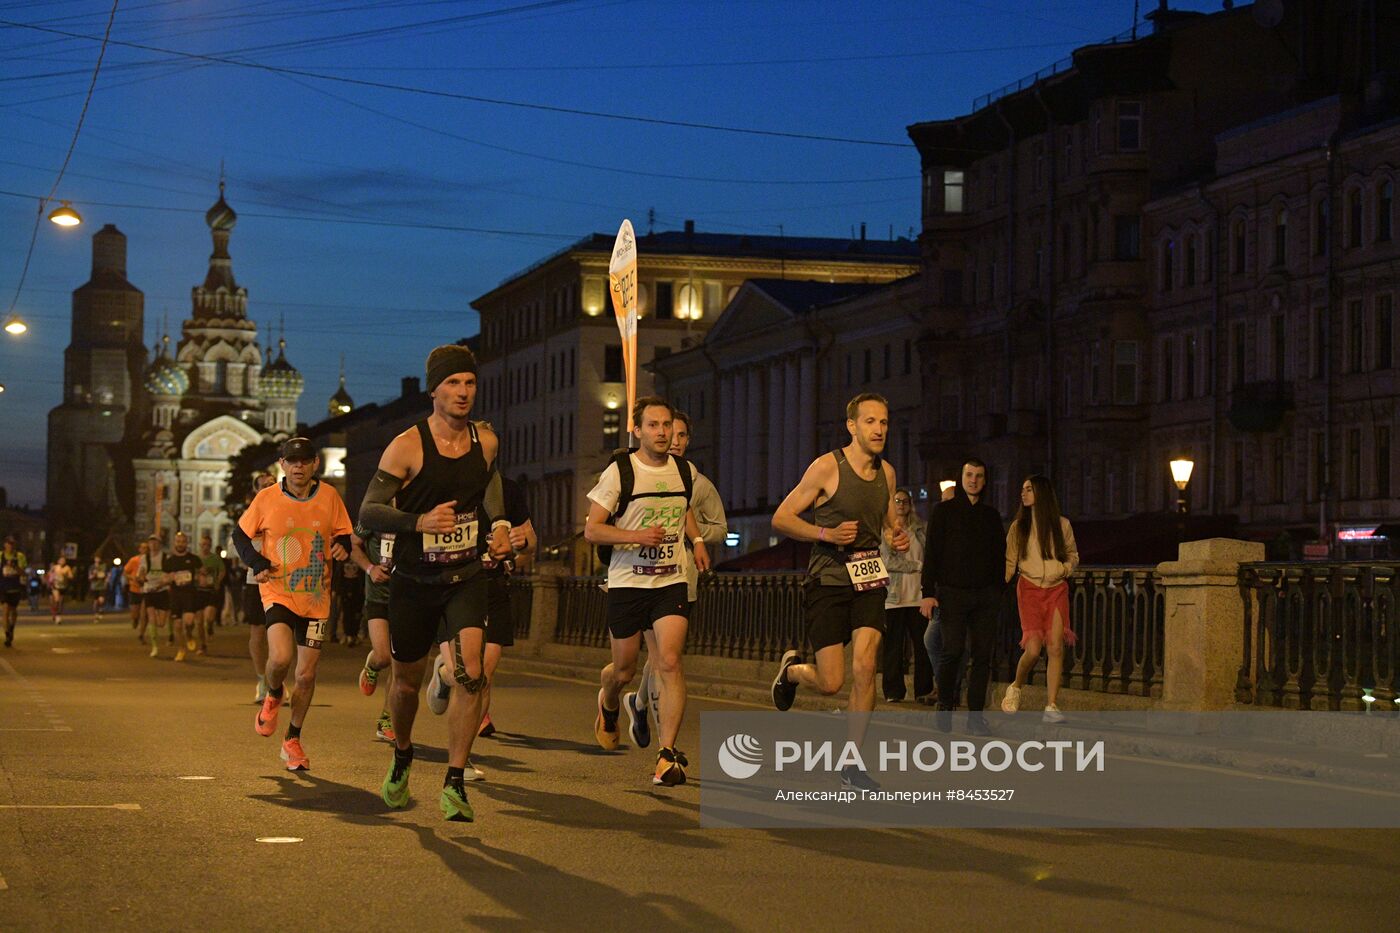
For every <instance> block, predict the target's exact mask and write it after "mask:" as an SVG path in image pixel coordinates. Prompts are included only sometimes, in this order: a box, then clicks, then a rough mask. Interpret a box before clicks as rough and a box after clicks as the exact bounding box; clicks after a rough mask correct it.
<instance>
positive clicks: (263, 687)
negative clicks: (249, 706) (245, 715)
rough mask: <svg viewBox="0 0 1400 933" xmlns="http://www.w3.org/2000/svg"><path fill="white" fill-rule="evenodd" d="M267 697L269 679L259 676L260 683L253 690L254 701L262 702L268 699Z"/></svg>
mask: <svg viewBox="0 0 1400 933" xmlns="http://www.w3.org/2000/svg"><path fill="white" fill-rule="evenodd" d="M266 698H267V681H266V680H264V679H263V678H261V677H259V678H258V685H257V687H256V688H254V690H253V702H254V703H261V702H262V701H263V700H264V699H266Z"/></svg>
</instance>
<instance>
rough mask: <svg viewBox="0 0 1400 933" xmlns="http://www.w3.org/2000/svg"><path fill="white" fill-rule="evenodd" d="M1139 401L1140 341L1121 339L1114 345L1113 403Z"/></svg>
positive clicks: (1135, 402)
mask: <svg viewBox="0 0 1400 933" xmlns="http://www.w3.org/2000/svg"><path fill="white" fill-rule="evenodd" d="M1137 403H1138V342H1137V341H1136V340H1120V341H1118V342H1117V343H1115V344H1114V345H1113V404H1115V405H1136V404H1137Z"/></svg>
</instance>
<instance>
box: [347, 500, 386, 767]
mask: <svg viewBox="0 0 1400 933" xmlns="http://www.w3.org/2000/svg"><path fill="white" fill-rule="evenodd" d="M350 541H351V545H352V546H351V548H350V559H351V560H353V561H354V562H355V563H356V564H357V565H358V566H359V568H360V569H361V570H363V571H364V572H365V611H364V617H365V619H366V621H365V627H366V628H367V629H368V630H369V646H370V647H369V654H367V655H365V665H364V667H362V668H360V677H359V683H360V692H361V693H363V694H364V695H365V696H374V691H375V690H376V689H377V688H378V687H379V678H380V675H381V674H383V673H384V671H385V670H386V669H388V670H389V676H388V678H387V683H385V685H384V704H383V706H381V707H380V710H379V719H378V720H377V721H376V722H375V724H374V734H375V736H376V737H378V738H380V739H383V740H384V741H386V742H392V741H394V724H393V722H392V721H390V719H389V696H390V693H391V692H392V690H393V683H394V671H393V669H392V668H391V667H390V662H391V661H392V660H393V659H392V657H391V655H390V653H389V575H390V574H391V573H393V570H394V536H393V534H383V535H380V534H375V533H374V532H372V531H370V530H368V529H367V528H365V527H363V526H361V527H359V528H356V529H355V534H354V536H353V537H352V538H351V539H350Z"/></svg>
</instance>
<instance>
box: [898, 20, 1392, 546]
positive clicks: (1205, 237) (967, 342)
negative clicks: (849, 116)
mask: <svg viewBox="0 0 1400 933" xmlns="http://www.w3.org/2000/svg"><path fill="white" fill-rule="evenodd" d="M1164 6H1165V5H1164ZM1358 16H1365V17H1367V25H1366V28H1365V29H1361V28H1359V26H1360V25H1361V24H1360V23H1359V21H1358V20H1357V19H1356V17H1358ZM1153 20H1154V28H1153V30H1152V32H1151V34H1146V35H1143V36H1142V37H1140V38H1135V39H1130V40H1126V41H1120V42H1112V43H1107V44H1102V45H1096V46H1089V47H1086V48H1082V49H1079V50H1078V51H1076V52H1075V54H1074V56H1073V59H1072V61H1071V62H1069V63H1067V67H1063V68H1060V67H1057V68H1056V69H1055V70H1054V72H1053V73H1052V74H1051V75H1050V76H1049V77H1044V78H1041V79H1039V80H1034V81H1028V82H1024V83H1022V84H1020V85H1018V86H1017V87H1016V88H1015V89H1012V90H1010V91H1009V92H1008V93H1006V94H1004V95H1002V96H997V95H991V96H990V97H989V98H988V99H986V101H985V103H983V102H982V101H979V103H980V104H982V106H980V107H979V108H978V109H976V110H975V111H974V112H972V113H970V114H967V115H965V116H962V117H958V118H955V119H951V120H941V121H936V122H930V123H921V124H917V125H914V126H911V127H910V128H909V134H910V137H911V138H912V139H913V140H914V142H915V143H916V145H917V146H918V147H919V150H920V155H921V161H922V165H923V172H924V203H923V217H924V225H923V234H922V237H921V244H922V247H923V270H924V276H923V278H924V286H925V292H924V300H923V306H924V312H925V316H926V320H927V324H928V326H927V329H926V331H925V336H924V341H923V346H924V348H925V350H926V352H925V354H924V359H925V371H924V394H925V397H926V398H927V399H928V406H927V407H926V409H925V422H924V428H923V433H922V445H921V447H922V450H923V452H924V456H925V460H926V461H927V463H928V464H929V466H930V469H936V470H946V469H948V468H949V467H950V466H952V465H954V464H955V461H957V460H958V459H960V458H961V457H963V456H966V455H967V454H968V452H974V451H975V452H978V453H979V454H980V455H981V456H982V457H983V459H985V460H987V461H988V462H989V463H991V464H993V466H994V469H993V486H992V497H993V501H994V502H995V504H996V505H997V506H998V508H1000V509H1001V510H1003V512H1006V511H1007V510H1008V509H1010V508H1012V507H1014V501H1015V493H1016V490H1017V489H1018V488H1019V483H1020V479H1021V478H1022V477H1023V476H1024V475H1025V474H1027V473H1030V472H1042V471H1043V472H1047V473H1049V474H1050V475H1051V476H1052V477H1054V478H1055V481H1056V484H1057V488H1058V490H1059V494H1060V497H1061V500H1062V505H1063V506H1064V507H1065V508H1066V509H1067V511H1068V512H1070V514H1073V515H1077V516H1081V517H1087V518H1114V517H1121V516H1127V515H1132V514H1136V513H1143V512H1149V511H1155V510H1164V509H1167V508H1170V507H1171V506H1172V505H1173V504H1174V503H1175V500H1176V492H1177V491H1176V488H1175V487H1174V486H1173V484H1172V482H1171V479H1170V476H1169V473H1168V468H1167V464H1168V461H1169V460H1170V459H1172V458H1173V457H1177V456H1189V457H1190V458H1191V459H1193V460H1194V462H1195V472H1194V475H1193V478H1192V482H1191V484H1190V487H1189V489H1188V496H1189V500H1190V505H1191V508H1192V509H1193V510H1194V511H1211V512H1214V513H1226V512H1235V513H1237V514H1238V515H1239V516H1240V518H1241V519H1242V520H1243V521H1244V522H1246V523H1247V525H1248V527H1250V528H1252V529H1253V530H1254V532H1256V533H1258V534H1261V535H1264V534H1267V533H1269V532H1271V531H1272V532H1274V533H1277V531H1279V530H1280V529H1291V530H1293V531H1294V532H1295V533H1296V534H1302V533H1303V529H1305V528H1307V527H1310V526H1311V527H1318V526H1322V525H1329V526H1332V525H1335V523H1336V522H1337V521H1347V522H1351V521H1358V522H1359V521H1363V516H1365V518H1364V521H1371V520H1372V519H1377V520H1384V519H1385V518H1387V517H1390V516H1392V515H1393V514H1394V510H1393V507H1392V505H1391V504H1390V503H1389V502H1383V501H1382V500H1384V499H1385V498H1386V495H1388V490H1389V488H1390V478H1389V477H1390V474H1391V472H1392V467H1391V465H1390V455H1389V442H1390V441H1389V439H1390V437H1391V436H1392V435H1391V432H1392V431H1393V430H1394V429H1395V428H1394V414H1393V403H1394V400H1395V399H1394V397H1395V389H1394V387H1393V383H1392V381H1391V378H1390V375H1389V370H1390V369H1391V367H1392V366H1393V359H1394V354H1393V352H1392V349H1391V348H1392V344H1393V330H1392V328H1391V325H1390V323H1389V322H1390V320H1391V318H1390V315H1391V314H1392V310H1391V309H1392V308H1393V302H1394V297H1393V287H1394V273H1393V271H1392V270H1391V268H1390V267H1391V266H1392V265H1393V263H1394V260H1395V258H1396V256H1397V253H1396V252H1395V250H1394V246H1393V244H1392V238H1391V232H1390V231H1391V229H1392V228H1391V225H1392V224H1393V219H1392V218H1391V214H1392V200H1391V195H1390V192H1391V191H1392V190H1393V188H1392V187H1390V186H1392V185H1393V181H1392V177H1393V166H1395V165H1396V164H1397V163H1398V162H1400V148H1397V145H1396V143H1397V136H1396V134H1395V132H1394V127H1393V123H1394V118H1395V117H1396V116H1397V108H1396V101H1397V97H1396V82H1395V75H1396V74H1397V64H1400V62H1398V61H1397V58H1398V56H1397V51H1396V49H1397V43H1396V40H1397V39H1400V22H1397V12H1396V11H1395V10H1390V9H1387V8H1383V6H1382V5H1367V4H1361V5H1345V9H1343V8H1342V5H1337V4H1327V3H1322V2H1313V0H1300V2H1296V3H1291V4H1287V5H1286V6H1285V7H1284V14H1283V16H1282V18H1281V19H1278V20H1277V21H1275V19H1274V18H1272V17H1266V16H1261V15H1258V11H1255V10H1251V9H1249V8H1245V9H1240V10H1225V11H1222V12H1220V13H1215V14H1211V15H1205V14H1194V13H1181V12H1176V11H1170V10H1166V9H1160V10H1159V11H1158V12H1157V13H1156V14H1154V16H1153ZM1352 244H1354V245H1352ZM1353 348H1354V349H1353ZM1353 448H1354V449H1355V451H1356V452H1355V453H1352V450H1353ZM1378 470H1380V471H1381V472H1382V473H1384V474H1385V478H1382V477H1381V475H1379V474H1378V473H1377V471H1378ZM1383 490H1384V491H1385V492H1384V493H1383V492H1382V491H1383ZM1329 533H1330V532H1329Z"/></svg>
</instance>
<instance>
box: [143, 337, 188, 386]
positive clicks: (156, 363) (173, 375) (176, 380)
mask: <svg viewBox="0 0 1400 933" xmlns="http://www.w3.org/2000/svg"><path fill="white" fill-rule="evenodd" d="M169 343H170V338H169V337H168V336H167V337H165V338H163V340H162V343H161V346H160V349H158V350H157V351H156V358H155V359H154V360H152V361H151V365H149V366H147V367H146V373H145V376H144V377H143V378H142V380H141V381H142V384H143V385H145V387H146V391H147V392H149V393H151V394H152V395H172V396H180V395H184V394H185V393H186V392H188V391H189V388H190V377H189V374H188V373H186V372H185V371H184V370H183V369H182V368H181V367H180V364H179V363H177V362H175V361H174V360H172V359H171V358H170V354H169V353H168V352H167V345H168V344H169Z"/></svg>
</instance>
